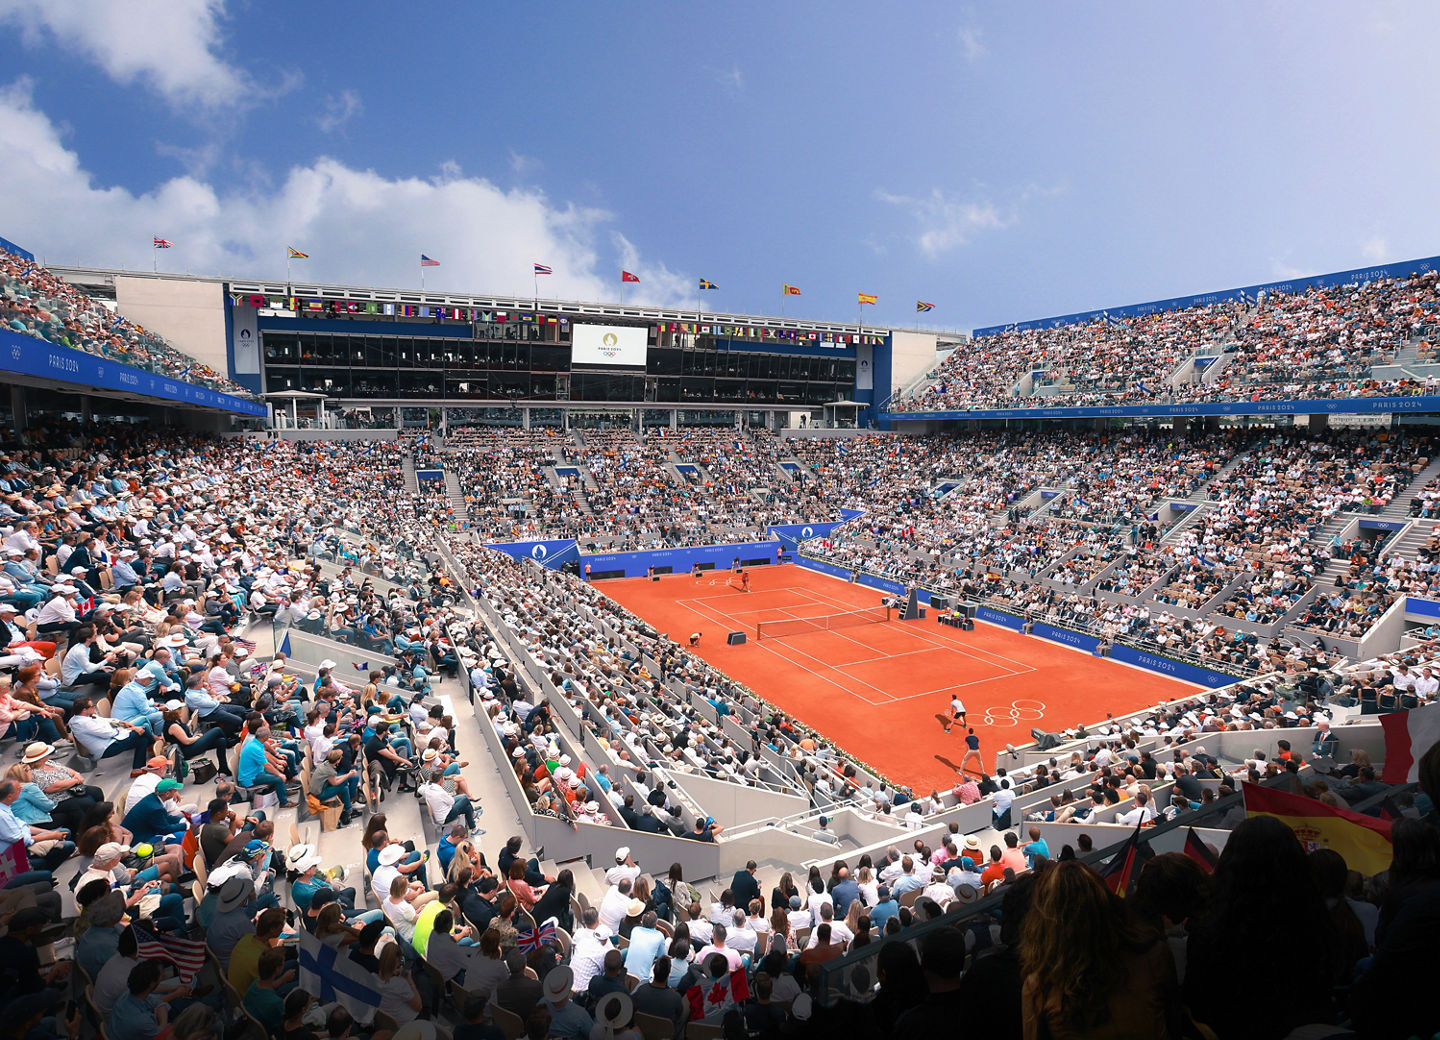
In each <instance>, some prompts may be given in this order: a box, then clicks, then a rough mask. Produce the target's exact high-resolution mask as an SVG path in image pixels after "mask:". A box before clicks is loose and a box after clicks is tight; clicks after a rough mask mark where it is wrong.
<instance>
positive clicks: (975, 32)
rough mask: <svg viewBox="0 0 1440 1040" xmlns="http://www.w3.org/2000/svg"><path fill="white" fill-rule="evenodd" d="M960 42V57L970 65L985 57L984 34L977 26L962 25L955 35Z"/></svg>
mask: <svg viewBox="0 0 1440 1040" xmlns="http://www.w3.org/2000/svg"><path fill="white" fill-rule="evenodd" d="M957 35H958V37H959V40H960V56H961V57H963V58H964V59H965V60H966V61H967V62H969V63H970V64H972V65H973V64H974V63H975V62H977V61H979V60H980V59H981V58H982V57H984V55H985V34H984V32H982V31H981V29H980V28H979V27H978V26H975V25H962V26H960V30H959V33H958V34H957Z"/></svg>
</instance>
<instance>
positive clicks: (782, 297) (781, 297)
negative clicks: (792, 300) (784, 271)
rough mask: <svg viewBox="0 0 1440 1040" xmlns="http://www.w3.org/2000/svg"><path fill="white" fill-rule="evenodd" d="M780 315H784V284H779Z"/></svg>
mask: <svg viewBox="0 0 1440 1040" xmlns="http://www.w3.org/2000/svg"><path fill="white" fill-rule="evenodd" d="M780 317H782V318H783V317H785V286H784V284H783V283H782V284H781V286H780Z"/></svg>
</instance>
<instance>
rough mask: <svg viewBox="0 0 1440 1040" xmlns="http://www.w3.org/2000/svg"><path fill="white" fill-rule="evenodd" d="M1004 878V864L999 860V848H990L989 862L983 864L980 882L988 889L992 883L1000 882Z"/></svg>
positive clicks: (994, 846)
mask: <svg viewBox="0 0 1440 1040" xmlns="http://www.w3.org/2000/svg"><path fill="white" fill-rule="evenodd" d="M1004 878H1005V864H1004V862H1003V861H1002V859H1001V853H1000V846H999V845H991V846H990V862H989V863H987V864H985V869H984V870H983V871H981V872H980V881H981V882H982V883H983V884H984V885H985V887H986V888H989V887H990V885H991V883H992V882H995V881H1001V880H1004Z"/></svg>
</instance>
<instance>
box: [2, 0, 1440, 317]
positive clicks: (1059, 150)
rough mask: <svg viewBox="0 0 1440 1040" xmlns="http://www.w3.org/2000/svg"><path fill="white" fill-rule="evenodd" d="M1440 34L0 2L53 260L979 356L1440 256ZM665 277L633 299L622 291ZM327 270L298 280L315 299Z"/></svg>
mask: <svg viewBox="0 0 1440 1040" xmlns="http://www.w3.org/2000/svg"><path fill="white" fill-rule="evenodd" d="M1437 30H1440V7H1436V6H1435V5H1426V4H1418V3H1417V4H1404V3H1369V4H1364V5H1359V4H1340V3H1318V2H1317V3H1298V2H1296V3H1274V4H1267V3H1245V4H1241V3H1215V4H1208V5H1204V6H1203V7H1199V8H1196V7H1181V6H1179V5H1155V4H1150V3H1119V2H1116V3H1106V4H1068V5H1063V6H1061V5H1053V6H1052V5H1039V4H1034V5H1017V4H1006V5H988V6H986V5H975V6H972V7H966V6H964V5H956V4H939V3H936V4H908V5H891V6H890V7H888V8H887V7H883V6H882V7H877V6H876V5H873V4H866V5H861V4H857V3H850V2H829V3H790V4H782V5H773V4H762V3H748V2H736V3H728V4H713V5H706V6H701V5H689V4H686V5H681V4H673V5H661V4H658V3H649V4H643V3H625V2H618V3H613V4H603V5H601V4H578V3H562V4H549V5H532V4H484V5H482V4H465V5H427V6H421V5H405V6H404V7H403V8H402V7H399V6H397V5H394V4H381V3H366V2H351V3H345V4H339V3H321V2H307V3H301V4H284V5H281V4H273V3H262V2H259V0H251V2H248V3H239V2H236V0H146V2H141V0H108V2H101V0H47V2H32V0H0V31H3V33H4V40H5V42H4V43H3V44H0V57H3V69H4V70H5V71H4V72H3V73H0V147H3V149H4V156H5V159H6V161H5V162H3V163H0V195H3V197H4V198H6V199H7V201H8V202H10V203H11V204H10V205H7V206H6V216H5V217H4V224H3V226H0V235H4V236H6V237H9V238H11V239H14V240H15V241H17V242H20V243H21V244H22V245H26V246H27V247H29V248H32V249H34V250H35V251H36V252H37V253H40V254H42V255H43V256H44V258H45V259H46V260H47V261H49V262H53V263H93V264H97V265H104V266H125V267H131V268H137V269H148V268H149V266H150V261H151V257H150V250H149V248H148V246H149V240H150V237H151V235H152V234H153V235H162V236H164V237H166V238H169V239H171V240H173V241H174V242H175V244H176V247H175V248H174V249H172V250H170V251H168V252H167V253H163V254H162V265H163V266H164V267H168V268H169V269H172V270H182V271H183V270H188V271H193V272H195V273H200V274H225V275H233V276H264V277H272V278H274V277H281V276H283V274H284V247H285V246H286V245H294V246H296V247H297V248H299V249H302V250H304V251H306V252H308V253H310V254H311V259H310V260H309V261H305V262H303V267H302V266H300V264H298V263H297V268H296V276H297V278H298V277H309V278H313V279H316V280H320V281H327V282H346V283H348V282H355V283H359V284H375V285H387V286H390V285H402V286H414V285H418V281H419V272H418V267H417V262H418V258H419V254H420V253H421V252H424V253H428V254H429V255H431V256H433V257H435V258H436V259H438V260H440V261H441V266H440V267H438V268H431V269H429V270H428V271H427V272H426V284H427V286H429V287H430V288H433V289H446V288H449V289H454V290H457V291H459V290H466V291H470V290H473V291H479V292H492V291H493V292H525V293H528V292H529V291H530V284H531V278H530V273H529V272H530V265H531V263H532V262H534V261H539V262H541V263H547V264H550V265H551V266H552V267H553V268H554V269H555V275H554V276H552V277H551V278H550V279H548V280H542V284H541V291H542V293H544V294H547V295H552V296H557V297H563V298H569V299H585V300H599V299H606V300H614V299H620V298H623V299H628V300H633V301H644V302H656V303H668V304H690V305H693V302H694V298H695V291H694V285H695V281H696V279H697V278H699V277H705V278H709V279H711V280H712V281H714V282H716V283H717V284H718V285H719V286H720V291H718V292H716V293H713V294H709V295H708V296H707V299H706V304H705V305H706V307H707V309H716V310H720V309H724V310H734V311H747V312H758V313H774V312H776V311H777V310H778V307H779V296H778V293H779V288H780V284H781V283H782V282H787V281H788V282H791V283H793V284H795V285H797V286H799V287H800V288H801V289H802V291H803V293H804V295H803V296H802V297H800V298H799V299H793V298H792V299H791V300H789V301H787V304H786V308H787V312H788V313H791V314H796V315H802V316H808V317H814V318H830V319H841V320H849V319H852V318H853V317H854V316H855V314H856V312H857V308H856V306H855V302H854V301H855V293H856V292H857V291H860V292H868V293H875V294H877V295H878V297H879V304H878V305H877V306H876V307H874V308H866V313H865V318H866V321H867V322H871V321H873V322H875V323H888V324H895V325H902V326H903V325H910V324H913V323H914V320H915V319H914V302H915V300H916V299H924V300H928V301H932V302H934V303H935V304H936V310H935V311H934V312H933V313H932V314H930V315H927V316H925V317H926V319H927V320H928V321H929V322H930V323H931V324H933V325H935V326H938V327H941V328H949V329H968V328H971V327H973V326H976V325H985V324H991V323H998V322H1007V321H1013V320H1021V319H1025V318H1032V317H1040V316H1043V315H1048V314H1055V313H1064V312H1067V311H1072V310H1079V309H1084V308H1089V307H1099V306H1108V305H1114V304H1124V303H1131V302H1137V301H1141V300H1146V299H1152V298H1157V297H1164V296H1170V295H1178V294H1181V293H1187V292H1200V291H1205V290H1209V289H1218V288H1225V287H1229V286H1232V285H1239V284H1245V283H1249V282H1254V281H1262V280H1268V279H1272V278H1282V277H1288V276H1292V275H1296V274H1303V273H1314V272H1320V271H1329V270H1336V269H1341V268H1347V267H1352V266H1356V265H1359V264H1362V263H1367V262H1380V261H1386V260H1398V259H1407V258H1410V257H1415V256H1428V255H1431V254H1436V253H1440V211H1437V207H1436V206H1435V204H1434V191H1433V189H1432V188H1431V187H1430V185H1431V184H1433V183H1434V181H1435V178H1436V175H1437V172H1440V171H1437V165H1440V164H1437V159H1440V135H1437V132H1436V131H1437V126H1436V122H1437V120H1436V118H1435V117H1434V116H1433V115H1430V114H1428V113H1430V112H1431V110H1432V109H1433V104H1432V103H1431V102H1430V94H1431V92H1432V88H1431V83H1430V81H1429V77H1427V76H1426V74H1425V70H1426V69H1427V68H1429V67H1430V65H1431V60H1430V58H1431V56H1430V54H1429V53H1428V50H1429V48H1430V47H1431V45H1432V44H1433V41H1434V40H1435V39H1436V38H1437V35H1440V34H1437ZM622 267H623V268H627V269H629V270H631V271H635V272H636V273H638V274H639V275H640V277H641V284H640V285H639V286H630V287H627V289H626V292H625V293H623V294H622V292H621V286H620V270H621V268H622ZM302 271H303V272H304V273H303V274H302Z"/></svg>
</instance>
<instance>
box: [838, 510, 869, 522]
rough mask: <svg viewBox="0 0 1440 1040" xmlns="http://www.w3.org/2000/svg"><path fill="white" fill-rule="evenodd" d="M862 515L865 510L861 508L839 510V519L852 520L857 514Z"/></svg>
mask: <svg viewBox="0 0 1440 1040" xmlns="http://www.w3.org/2000/svg"><path fill="white" fill-rule="evenodd" d="M864 515H865V510H863V509H844V508H842V509H841V510H840V519H841V520H854V519H855V518H856V517H857V516H864Z"/></svg>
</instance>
